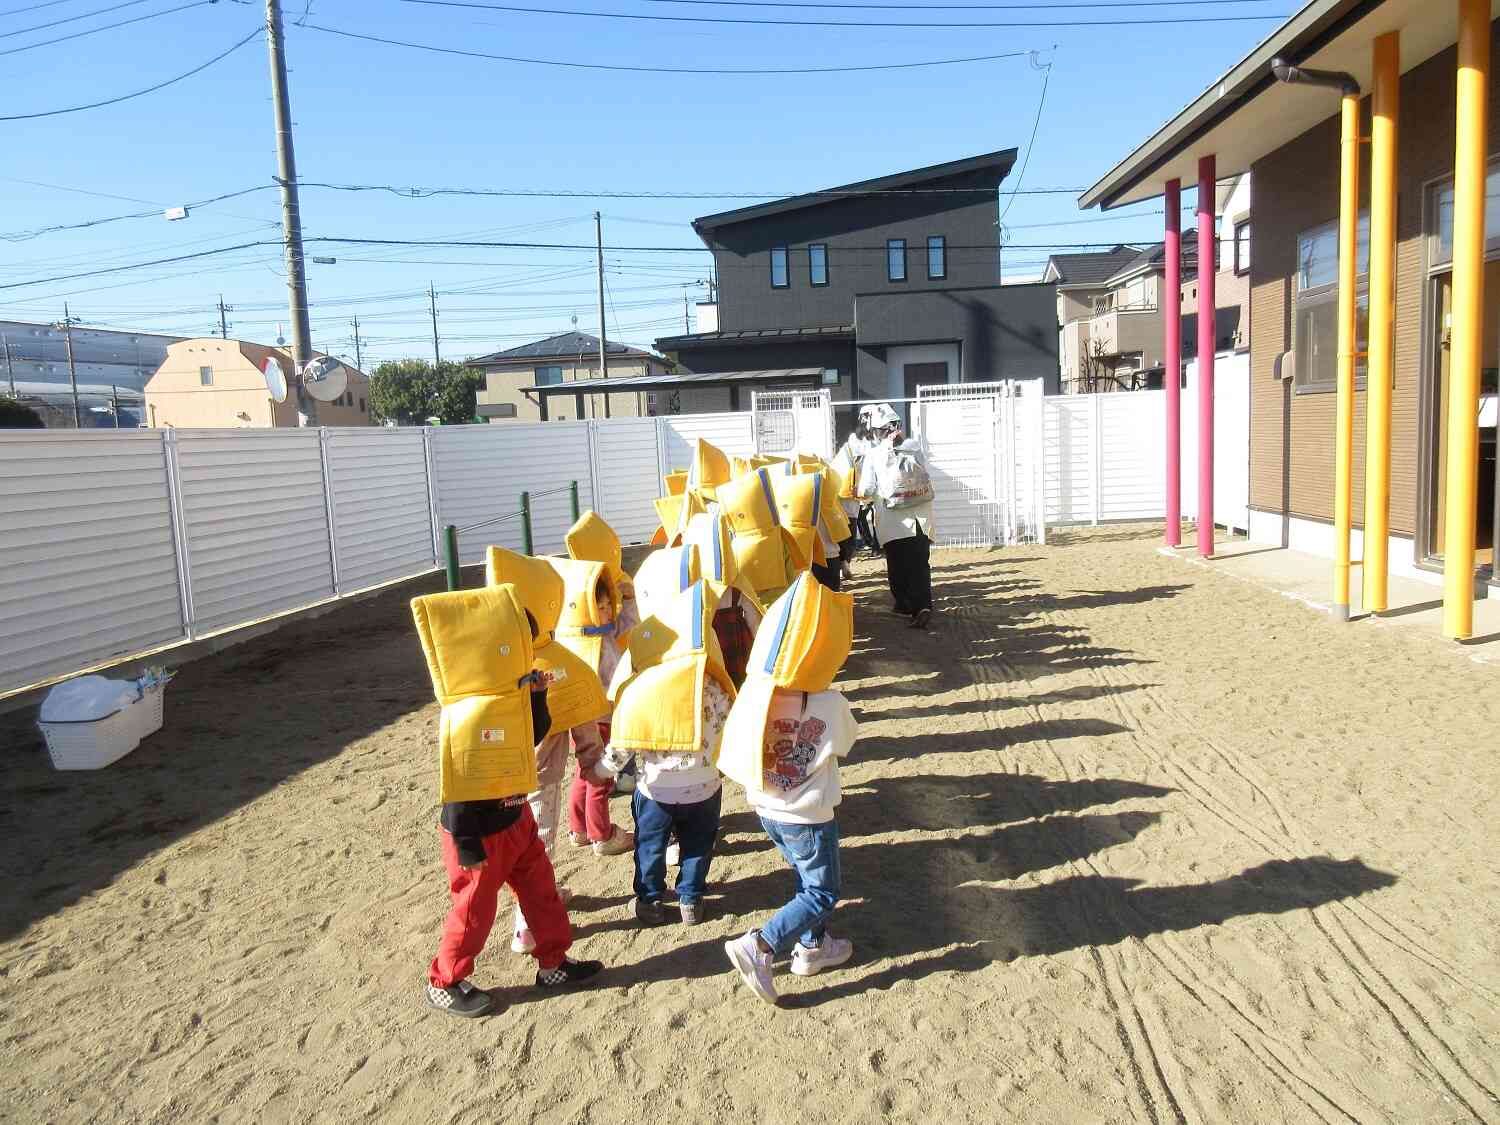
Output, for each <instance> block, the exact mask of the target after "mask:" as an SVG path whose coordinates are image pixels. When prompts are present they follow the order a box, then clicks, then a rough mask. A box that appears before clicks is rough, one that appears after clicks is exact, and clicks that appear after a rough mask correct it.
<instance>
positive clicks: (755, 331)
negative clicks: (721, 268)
mask: <svg viewBox="0 0 1500 1125" xmlns="http://www.w3.org/2000/svg"><path fill="white" fill-rule="evenodd" d="M852 339H854V326H853V325H852V324H844V325H839V326H837V327H825V328H751V329H745V330H743V331H740V332H693V333H690V334H689V335H686V336H662V337H660V338H659V339H657V341H656V346H657V348H658V349H659V350H661V351H666V350H667V349H668V348H695V347H703V346H705V345H713V344H734V343H742V342H744V341H746V340H852Z"/></svg>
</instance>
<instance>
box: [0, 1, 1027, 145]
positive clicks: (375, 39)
mask: <svg viewBox="0 0 1500 1125" xmlns="http://www.w3.org/2000/svg"><path fill="white" fill-rule="evenodd" d="M298 26H299V27H305V28H307V29H309V30H311V31H322V32H326V33H327V34H329V35H341V36H343V37H344V38H345V39H363V40H365V41H366V42H368V43H384V44H385V45H386V46H388V47H410V48H411V49H412V50H416V51H432V52H435V53H436V54H440V55H460V56H462V57H464V58H470V59H490V60H493V61H496V62H511V63H525V64H528V65H531V66H561V67H568V68H570V69H573V70H611V71H630V72H631V73H634V74H742V75H751V76H754V75H773V74H854V73H860V72H866V71H873V70H914V69H917V68H919V67H931V66H954V65H957V64H959V63H976V62H994V61H996V60H998V59H1014V58H1019V57H1020V56H1021V55H1024V54H1025V53H1026V52H1025V51H1007V52H1005V53H1004V54H999V55H970V56H967V57H965V58H957V59H927V60H924V61H922V62H907V63H881V64H872V65H868V66H805V67H703V66H626V65H623V64H609V63H586V62H575V61H573V60H569V59H533V58H523V57H521V56H518V55H494V54H490V53H488V52H485V51H463V50H460V49H459V48H457V47H434V46H432V45H431V44H428V43H409V42H407V41H406V40H403V39H386V38H383V37H381V36H379V35H362V34H360V33H359V32H355V31H342V30H340V29H339V28H336V27H324V26H323V25H322V24H316V23H305V24H299V25H298ZM892 26H894V25H892ZM3 120H5V118H3V117H0V121H3Z"/></svg>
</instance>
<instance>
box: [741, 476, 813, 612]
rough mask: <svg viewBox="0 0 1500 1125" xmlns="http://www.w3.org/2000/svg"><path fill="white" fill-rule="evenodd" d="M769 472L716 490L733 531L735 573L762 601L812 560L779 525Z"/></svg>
mask: <svg viewBox="0 0 1500 1125" xmlns="http://www.w3.org/2000/svg"><path fill="white" fill-rule="evenodd" d="M772 472H773V470H771V469H765V468H762V469H757V470H756V471H755V472H753V473H751V474H750V475H749V476H744V477H740V478H739V479H737V480H733V481H730V482H729V483H728V484H726V485H723V486H721V487H720V489H719V507H720V511H721V514H722V515H723V517H724V518H725V519H727V520H728V521H729V524H730V527H731V528H732V529H733V533H734V537H733V539H732V540H731V546H732V547H733V549H734V560H735V567H736V570H737V571H738V576H739V577H740V578H742V579H744V581H745V582H746V583H747V584H748V585H749V586H750V587H751V588H752V589H754V590H755V592H756V594H757V595H758V596H759V597H760V598H761V599H762V600H770V599H773V598H775V597H777V596H778V595H780V593H781V592H782V591H783V590H785V589H786V588H787V586H788V585H790V584H791V581H792V579H793V577H795V576H796V575H797V573H798V572H799V571H803V570H806V569H807V567H808V566H809V565H810V563H811V559H810V557H809V556H808V554H807V552H806V551H805V550H804V549H803V548H802V546H801V545H800V544H799V543H798V542H797V540H796V538H795V536H793V535H791V534H789V533H788V530H787V529H786V528H785V527H783V526H782V524H781V515H780V511H779V509H778V508H777V505H776V493H775V489H774V487H773V486H772V483H771V481H772Z"/></svg>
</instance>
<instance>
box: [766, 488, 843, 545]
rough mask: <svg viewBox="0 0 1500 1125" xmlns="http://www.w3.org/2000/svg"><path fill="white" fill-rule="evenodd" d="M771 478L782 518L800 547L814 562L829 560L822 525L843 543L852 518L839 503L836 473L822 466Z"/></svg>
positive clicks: (834, 540)
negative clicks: (824, 547)
mask: <svg viewBox="0 0 1500 1125" xmlns="http://www.w3.org/2000/svg"><path fill="white" fill-rule="evenodd" d="M771 481H772V486H773V490H774V493H775V496H776V507H777V509H778V512H779V514H780V518H781V522H782V524H783V525H784V526H785V527H786V528H787V530H788V531H789V532H790V533H791V535H792V538H793V539H795V540H796V541H797V546H798V548H799V549H800V550H801V552H802V553H803V555H805V556H806V557H808V558H810V559H812V561H813V562H816V563H818V564H820V565H821V564H823V563H826V562H827V561H828V560H827V558H826V552H825V551H824V549H823V541H822V539H821V538H820V537H819V535H818V526H819V525H820V524H821V525H822V527H823V529H824V530H825V531H827V533H828V538H829V539H830V540H831V541H832V542H834V543H842V542H843V541H844V540H845V539H847V538H848V537H849V520H848V518H847V517H846V516H845V515H844V510H843V509H842V508H840V507H839V502H838V497H837V496H836V495H835V492H836V486H835V484H834V481H833V474H832V473H830V472H829V471H828V469H827V468H825V467H822V466H819V468H818V469H817V470H816V471H808V472H802V473H798V474H796V475H794V476H786V475H781V474H776V475H773V476H772V477H771Z"/></svg>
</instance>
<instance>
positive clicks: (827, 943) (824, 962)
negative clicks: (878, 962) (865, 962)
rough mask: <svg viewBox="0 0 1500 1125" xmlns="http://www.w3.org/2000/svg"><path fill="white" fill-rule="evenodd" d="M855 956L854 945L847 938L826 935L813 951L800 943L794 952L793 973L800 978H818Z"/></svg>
mask: <svg viewBox="0 0 1500 1125" xmlns="http://www.w3.org/2000/svg"><path fill="white" fill-rule="evenodd" d="M852 956H854V943H853V942H852V941H848V940H846V939H845V938H836V937H834V936H833V935H832V934H824V935H823V940H822V941H820V942H819V943H818V944H817V945H816V946H814V947H813V948H812V949H809V948H807V946H805V945H803V944H802V943H801V942H800V941H799V942H798V943H797V946H796V948H795V949H793V950H792V972H794V973H796V974H797V975H798V976H799V977H813V976H817V975H818V974H819V973H821V972H822V971H823V970H824V969H832V968H836V967H838V966H839V965H842V964H843V963H844V962H845V961H847V960H849V958H850V957H852Z"/></svg>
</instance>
